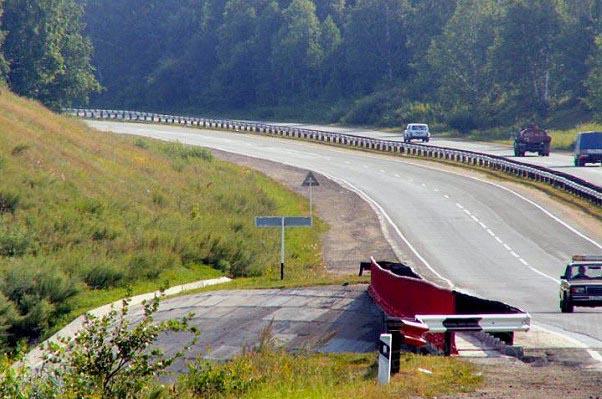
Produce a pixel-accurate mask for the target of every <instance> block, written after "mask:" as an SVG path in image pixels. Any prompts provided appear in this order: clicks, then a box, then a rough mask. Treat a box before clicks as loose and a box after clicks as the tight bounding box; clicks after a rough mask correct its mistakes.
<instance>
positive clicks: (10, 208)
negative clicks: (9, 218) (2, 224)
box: [0, 191, 21, 214]
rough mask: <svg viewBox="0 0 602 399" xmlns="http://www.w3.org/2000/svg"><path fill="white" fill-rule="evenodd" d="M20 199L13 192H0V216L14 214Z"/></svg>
mask: <svg viewBox="0 0 602 399" xmlns="http://www.w3.org/2000/svg"><path fill="white" fill-rule="evenodd" d="M20 200H21V197H20V196H19V194H17V193H14V192H6V191H0V214H3V213H15V211H16V210H17V207H18V206H19V201H20Z"/></svg>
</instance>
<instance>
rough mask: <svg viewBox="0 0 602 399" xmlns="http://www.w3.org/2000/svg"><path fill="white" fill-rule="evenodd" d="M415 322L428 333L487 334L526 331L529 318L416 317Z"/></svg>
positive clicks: (513, 316)
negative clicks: (468, 332)
mask: <svg viewBox="0 0 602 399" xmlns="http://www.w3.org/2000/svg"><path fill="white" fill-rule="evenodd" d="M416 320H419V321H421V322H422V323H424V324H426V325H427V326H428V329H429V332H436V333H441V332H446V331H484V332H488V333H500V332H512V331H528V330H529V328H530V326H531V316H530V315H529V314H528V313H510V314H471V315H416Z"/></svg>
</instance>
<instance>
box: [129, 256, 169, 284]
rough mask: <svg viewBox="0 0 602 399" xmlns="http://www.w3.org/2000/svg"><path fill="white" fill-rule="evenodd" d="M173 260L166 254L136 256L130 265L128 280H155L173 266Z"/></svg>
mask: <svg viewBox="0 0 602 399" xmlns="http://www.w3.org/2000/svg"><path fill="white" fill-rule="evenodd" d="M170 262H173V258H171V257H169V256H167V255H165V254H164V253H151V252H147V251H145V252H142V253H139V254H137V255H134V256H133V257H132V258H131V259H130V261H129V263H128V278H129V279H130V280H131V281H134V280H139V279H154V278H157V277H159V274H161V272H162V271H163V270H164V269H167V268H169V266H171V265H170V264H169V263H170Z"/></svg>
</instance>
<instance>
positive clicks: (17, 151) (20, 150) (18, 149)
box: [10, 144, 30, 156]
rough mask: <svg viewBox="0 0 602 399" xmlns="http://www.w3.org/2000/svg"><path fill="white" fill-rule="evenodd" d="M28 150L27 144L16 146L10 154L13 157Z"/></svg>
mask: <svg viewBox="0 0 602 399" xmlns="http://www.w3.org/2000/svg"><path fill="white" fill-rule="evenodd" d="M29 148H30V146H29V145H27V144H17V145H16V146H15V147H14V148H13V149H12V151H11V152H10V153H11V155H13V156H17V155H21V154H22V153H24V152H25V151H27V150H28V149H29Z"/></svg>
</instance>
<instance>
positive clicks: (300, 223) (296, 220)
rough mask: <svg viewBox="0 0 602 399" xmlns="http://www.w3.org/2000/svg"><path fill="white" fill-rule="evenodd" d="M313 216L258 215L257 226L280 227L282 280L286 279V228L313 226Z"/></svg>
mask: <svg viewBox="0 0 602 399" xmlns="http://www.w3.org/2000/svg"><path fill="white" fill-rule="evenodd" d="M311 225H312V219H311V217H305V216H257V217H256V218H255V226H256V227H260V228H270V227H272V228H274V227H280V280H284V229H285V228H287V227H311Z"/></svg>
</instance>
